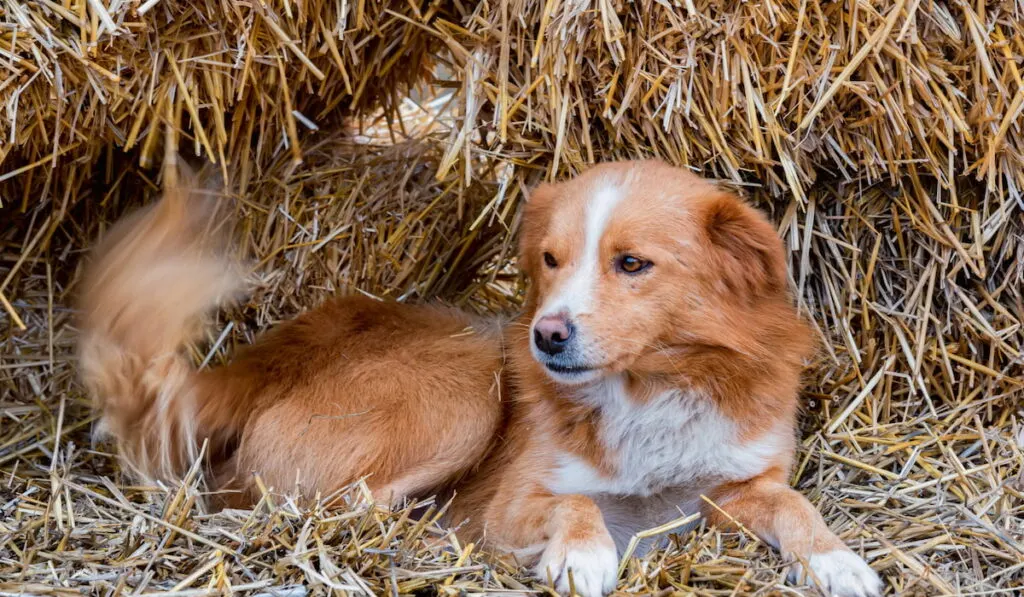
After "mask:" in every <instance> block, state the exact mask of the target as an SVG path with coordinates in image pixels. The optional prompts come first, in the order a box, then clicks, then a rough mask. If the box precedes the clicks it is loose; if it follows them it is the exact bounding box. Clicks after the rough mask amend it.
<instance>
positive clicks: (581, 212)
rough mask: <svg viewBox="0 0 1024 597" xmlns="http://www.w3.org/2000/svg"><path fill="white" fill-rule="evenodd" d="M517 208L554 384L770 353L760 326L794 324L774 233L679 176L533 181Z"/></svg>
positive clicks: (618, 169) (627, 169)
mask: <svg viewBox="0 0 1024 597" xmlns="http://www.w3.org/2000/svg"><path fill="white" fill-rule="evenodd" d="M525 209H526V211H525V213H524V220H523V230H522V235H521V246H520V263H521V267H522V268H523V270H524V271H525V272H526V274H527V275H528V276H529V277H530V279H531V281H532V284H531V287H530V293H529V297H528V302H527V306H528V313H529V314H530V315H531V316H532V317H531V319H530V330H529V333H530V344H531V347H530V348H531V352H532V354H533V356H534V358H535V359H536V360H537V362H539V363H540V364H541V365H542V366H543V368H544V369H546V371H547V374H548V375H549V376H550V377H551V378H552V379H553V380H555V381H556V382H560V383H564V384H580V383H586V382H589V381H593V380H596V379H600V378H601V377H603V376H605V375H610V374H616V373H622V372H626V371H630V372H634V373H658V372H664V373H671V369H672V367H673V366H674V363H675V362H676V361H677V358H678V356H679V355H680V354H682V353H683V352H685V351H688V350H690V351H692V350H694V349H695V347H703V348H705V349H707V348H711V349H714V350H726V351H736V352H738V353H744V352H749V351H751V350H765V349H769V348H770V347H764V346H757V343H758V342H759V339H758V335H759V332H758V330H764V329H765V327H764V326H766V325H780V324H781V325H785V321H784V320H788V319H793V320H794V321H795V313H794V312H793V311H792V308H791V306H790V305H789V298H788V291H787V282H786V264H785V257H784V253H783V247H782V242H781V240H780V239H779V237H778V235H777V233H776V232H775V229H774V228H773V227H772V225H771V224H770V223H769V222H768V221H767V220H766V219H765V217H764V216H763V215H762V214H761V213H760V212H759V211H757V210H756V209H754V208H752V207H749V206H747V205H746V204H745V203H743V202H742V201H741V200H740V199H739V198H738V197H736V196H735V195H733V194H731V193H729V192H727V191H725V190H723V189H721V188H719V187H717V186H715V185H714V184H712V183H710V182H708V181H705V180H703V179H701V178H699V177H698V176H696V175H694V174H691V173H689V172H687V171H685V170H682V169H679V168H674V167H671V166H669V165H667V164H664V163H661V162H654V161H642V162H616V163H608V164H602V165H599V166H596V167H594V168H591V169H590V170H588V171H586V172H585V173H583V174H582V175H580V176H578V177H577V178H575V179H572V180H570V181H567V182H562V183H558V184H544V185H541V186H540V187H538V188H537V189H536V190H534V192H533V193H532V194H531V196H530V197H529V199H528V201H527V204H526V208H525Z"/></svg>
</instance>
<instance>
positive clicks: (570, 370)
mask: <svg viewBox="0 0 1024 597" xmlns="http://www.w3.org/2000/svg"><path fill="white" fill-rule="evenodd" d="M544 366H545V367H547V368H548V371H554V372H555V373H558V374H559V375H582V374H584V373H589V372H591V371H593V370H594V369H595V367H587V366H584V365H559V364H557V363H544Z"/></svg>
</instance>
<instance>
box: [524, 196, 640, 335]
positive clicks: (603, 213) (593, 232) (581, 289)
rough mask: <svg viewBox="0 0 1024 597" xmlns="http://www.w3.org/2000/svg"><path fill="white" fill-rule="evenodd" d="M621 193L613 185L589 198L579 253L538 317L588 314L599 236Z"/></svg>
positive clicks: (598, 257)
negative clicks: (565, 277)
mask: <svg viewBox="0 0 1024 597" xmlns="http://www.w3.org/2000/svg"><path fill="white" fill-rule="evenodd" d="M624 197H625V193H623V192H622V191H621V189H620V188H619V187H617V186H607V187H603V188H601V189H600V190H598V192H597V193H596V194H595V195H594V196H593V197H591V199H590V201H588V202H587V205H586V207H585V208H584V218H585V222H584V226H585V228H584V230H583V251H582V252H581V253H580V254H579V255H578V256H577V259H576V267H575V269H574V270H573V271H572V273H571V274H570V276H569V278H568V279H567V280H565V281H564V282H563V283H562V284H561V285H560V286H559V287H558V288H557V289H555V290H554V291H553V292H552V293H551V295H550V296H549V297H548V299H547V300H546V301H544V304H543V305H542V306H541V308H540V309H538V310H537V313H538V318H540V317H545V316H548V315H558V314H559V313H564V314H566V315H568V316H569V317H570V318H574V317H577V316H579V315H583V314H585V313H589V312H590V309H591V307H592V301H593V295H594V287H595V286H596V285H597V280H598V279H599V278H600V275H601V265H602V264H601V237H602V236H603V235H604V231H605V229H606V228H607V227H608V222H609V221H611V217H612V213H614V211H615V208H616V207H617V206H618V205H619V203H620V202H621V201H622V199H623V198H624Z"/></svg>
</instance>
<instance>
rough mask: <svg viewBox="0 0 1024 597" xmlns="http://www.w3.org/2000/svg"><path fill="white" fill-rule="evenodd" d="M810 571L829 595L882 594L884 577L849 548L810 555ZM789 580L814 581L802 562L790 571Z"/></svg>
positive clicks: (858, 596)
mask: <svg viewBox="0 0 1024 597" xmlns="http://www.w3.org/2000/svg"><path fill="white" fill-rule="evenodd" d="M808 564H809V565H810V568H811V572H813V573H814V577H817V580H818V581H819V582H820V583H821V585H820V586H821V588H822V589H823V590H824V591H825V592H827V593H828V594H829V595H833V596H838V597H877V596H878V595H881V594H882V579H880V578H878V575H877V574H875V571H874V570H872V569H871V567H870V566H868V564H867V562H865V561H864V560H862V559H861V557H860V556H858V555H857V554H855V553H853V552H852V551H850V550H848V549H834V550H832V551H827V552H824V553H819V554H814V555H812V556H811V557H810V558H808ZM789 580H790V582H814V580H815V579H814V578H813V577H811V575H810V574H805V573H804V570H803V566H802V565H801V564H795V565H794V566H793V567H792V568H790V571H789Z"/></svg>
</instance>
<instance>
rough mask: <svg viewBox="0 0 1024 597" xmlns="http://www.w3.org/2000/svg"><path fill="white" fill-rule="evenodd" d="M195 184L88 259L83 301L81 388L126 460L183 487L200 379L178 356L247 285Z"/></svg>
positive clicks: (138, 217) (123, 226) (176, 190)
mask: <svg viewBox="0 0 1024 597" xmlns="http://www.w3.org/2000/svg"><path fill="white" fill-rule="evenodd" d="M217 203H218V201H217V200H216V199H215V198H214V197H212V194H211V193H204V192H203V191H201V190H199V189H196V188H195V185H194V184H193V179H192V178H191V177H186V178H185V179H184V180H182V182H180V183H178V184H176V185H174V187H173V188H172V189H170V190H168V191H167V192H166V193H165V195H164V197H163V198H162V199H161V200H160V201H159V202H158V203H156V204H155V205H152V206H150V207H148V208H146V209H144V210H142V211H140V212H139V213H136V214H134V215H133V216H130V217H128V218H126V219H124V220H122V221H121V222H119V223H118V224H117V225H116V226H114V228H113V229H112V230H111V231H110V233H109V234H108V235H107V238H106V239H105V240H104V241H103V242H102V243H101V244H100V246H99V247H98V248H97V249H96V252H95V253H94V261H93V262H92V264H91V265H90V266H89V267H88V268H87V270H86V273H85V278H84V284H83V288H82V294H81V298H80V301H81V302H80V308H81V312H82V315H81V321H80V325H81V339H80V344H79V359H80V366H81V371H82V376H83V381H84V382H85V385H86V387H87V389H88V390H89V393H90V394H91V397H92V401H93V405H94V407H95V408H96V409H97V410H98V411H99V412H100V429H101V430H102V431H104V432H106V433H109V434H110V435H112V436H113V437H114V439H115V440H116V442H117V444H118V449H119V453H120V455H121V458H122V460H123V461H124V462H125V463H127V464H128V465H129V466H130V467H131V468H132V469H134V470H135V472H137V473H138V474H140V475H141V476H143V477H144V478H146V479H150V480H156V479H162V480H170V479H175V478H179V477H180V476H181V475H182V474H184V473H185V471H186V469H187V468H188V466H189V465H190V464H191V463H192V462H193V461H194V459H195V458H196V456H197V447H196V441H197V437H198V436H197V433H198V428H199V427H200V426H201V424H202V422H201V421H199V420H197V418H196V417H197V412H198V406H200V405H198V404H197V400H198V397H197V381H196V380H197V374H196V371H195V370H194V369H193V367H192V365H191V363H190V361H189V359H188V358H187V357H186V356H185V355H183V354H182V349H183V348H184V347H185V345H186V344H187V343H189V342H191V341H194V340H197V339H199V338H200V336H201V335H202V332H203V320H204V316H205V315H207V314H208V313H209V311H211V310H212V309H213V308H214V307H216V306H217V305H218V304H219V303H221V302H222V301H224V300H225V299H228V298H231V297H233V296H234V295H236V294H238V293H239V291H240V290H241V288H242V283H243V276H242V273H241V268H240V267H238V264H237V263H236V262H234V261H232V260H231V259H229V258H228V257H227V254H226V252H225V251H224V246H223V244H222V242H221V239H222V238H223V236H224V235H223V234H222V233H221V230H223V229H224V228H228V227H227V226H224V223H225V220H226V218H225V217H223V216H221V217H218V214H217V212H218V205H217Z"/></svg>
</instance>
